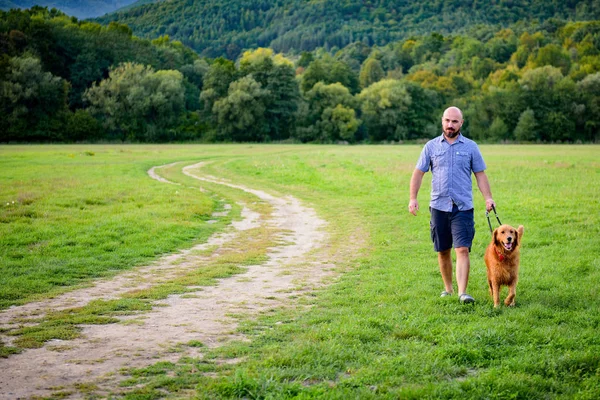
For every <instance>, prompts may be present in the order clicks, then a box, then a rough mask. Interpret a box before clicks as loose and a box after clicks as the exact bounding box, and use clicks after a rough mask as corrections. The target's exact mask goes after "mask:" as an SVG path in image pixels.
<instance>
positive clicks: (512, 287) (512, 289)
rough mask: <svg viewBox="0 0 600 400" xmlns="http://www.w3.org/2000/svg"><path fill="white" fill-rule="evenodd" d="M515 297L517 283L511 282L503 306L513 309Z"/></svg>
mask: <svg viewBox="0 0 600 400" xmlns="http://www.w3.org/2000/svg"><path fill="white" fill-rule="evenodd" d="M516 295H517V282H513V283H512V284H510V285H509V286H508V296H507V297H506V299H505V300H504V304H505V305H506V306H507V307H514V305H515V296H516Z"/></svg>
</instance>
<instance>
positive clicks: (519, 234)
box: [515, 225, 524, 246]
mask: <svg viewBox="0 0 600 400" xmlns="http://www.w3.org/2000/svg"><path fill="white" fill-rule="evenodd" d="M523 232H524V229H523V225H519V227H518V228H517V231H516V240H515V241H516V243H515V246H519V245H520V244H521V238H522V237H523Z"/></svg>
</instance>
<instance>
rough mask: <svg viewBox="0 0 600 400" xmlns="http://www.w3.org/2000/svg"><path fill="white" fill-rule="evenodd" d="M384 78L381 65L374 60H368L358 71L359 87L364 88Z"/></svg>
mask: <svg viewBox="0 0 600 400" xmlns="http://www.w3.org/2000/svg"><path fill="white" fill-rule="evenodd" d="M384 76H385V72H383V68H381V63H380V62H379V60H377V59H375V58H368V59H367V60H366V61H365V62H364V64H363V66H362V68H361V70H360V76H359V81H360V87H362V88H366V87H369V86H371V85H372V84H373V83H375V82H379V81H380V80H381V79H383V77H384Z"/></svg>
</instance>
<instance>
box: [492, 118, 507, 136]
mask: <svg viewBox="0 0 600 400" xmlns="http://www.w3.org/2000/svg"><path fill="white" fill-rule="evenodd" d="M508 134H509V130H508V126H506V123H505V122H504V121H503V120H502V118H500V117H496V118H494V120H493V121H492V125H490V129H489V137H490V139H493V140H500V141H503V140H506V139H508Z"/></svg>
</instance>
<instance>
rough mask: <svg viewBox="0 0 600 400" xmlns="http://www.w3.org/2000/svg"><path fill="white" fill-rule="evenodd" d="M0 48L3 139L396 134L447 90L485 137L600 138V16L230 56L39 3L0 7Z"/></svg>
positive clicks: (473, 131) (423, 125) (431, 115)
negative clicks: (27, 6)
mask: <svg viewBox="0 0 600 400" xmlns="http://www.w3.org/2000/svg"><path fill="white" fill-rule="evenodd" d="M190 3H191V2H190ZM513 3H517V2H513ZM567 3H568V2H567ZM0 55H1V57H0V115H2V121H3V123H2V124H1V125H0V142H59V141H65V142H77V141H132V142H164V141H186V140H194V141H203V142H215V141H224V142H230V141H252V142H270V141H293V142H319V143H337V142H349V143H357V142H399V141H407V140H417V139H425V138H431V137H433V136H435V135H438V134H439V133H440V127H439V120H440V115H441V112H442V110H443V109H444V108H445V107H447V106H448V105H451V104H454V105H457V106H459V107H461V108H462V109H463V111H464V114H465V120H466V123H465V133H466V135H467V136H469V137H472V138H475V139H477V140H480V141H490V142H504V141H519V142H598V141H599V140H600V134H599V133H600V21H577V22H573V21H566V20H561V19H555V18H553V19H549V20H546V21H544V22H543V23H539V24H538V23H536V24H523V23H517V24H514V25H511V26H509V27H506V28H501V29H498V28H497V27H495V26H491V25H477V26H473V27H472V28H471V29H469V30H466V31H464V33H460V34H456V33H454V34H441V33H436V32H434V33H427V34H423V35H415V36H412V37H410V38H406V39H403V40H398V41H391V42H389V43H387V44H385V45H369V44H367V43H365V42H364V41H362V40H359V41H356V42H353V43H351V44H349V45H347V46H345V47H343V48H340V49H337V50H336V49H331V48H326V47H321V48H318V49H316V50H314V51H311V52H308V51H305V52H302V53H300V54H287V55H286V54H283V53H277V52H276V51H274V50H273V49H271V48H261V47H257V48H255V49H249V50H246V51H244V52H243V53H242V54H241V55H240V56H239V57H238V58H236V59H235V60H231V59H228V58H225V57H217V58H205V57H201V56H200V55H199V54H198V53H197V52H195V51H193V50H192V49H190V48H189V47H187V46H185V45H184V44H183V43H181V42H180V41H176V40H172V39H171V38H170V37H169V36H167V35H163V36H160V37H157V38H155V39H153V40H149V39H141V38H138V37H136V36H134V35H133V33H132V31H131V29H130V28H129V27H128V26H126V25H123V24H119V23H115V22H112V23H109V24H108V26H102V25H100V24H98V23H96V22H91V21H80V20H78V19H76V18H74V17H68V16H66V15H64V14H63V13H61V12H59V11H57V10H48V9H47V8H40V7H34V8H32V9H30V10H11V11H9V12H0Z"/></svg>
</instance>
